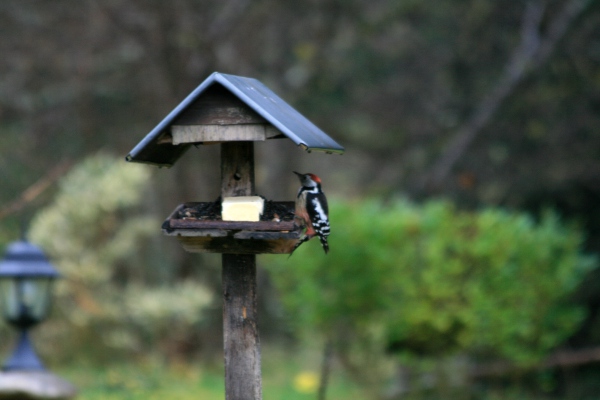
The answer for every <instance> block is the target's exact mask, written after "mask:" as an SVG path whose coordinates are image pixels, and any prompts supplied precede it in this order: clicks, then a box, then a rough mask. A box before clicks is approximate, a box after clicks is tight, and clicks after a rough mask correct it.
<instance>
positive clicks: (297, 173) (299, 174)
mask: <svg viewBox="0 0 600 400" xmlns="http://www.w3.org/2000/svg"><path fill="white" fill-rule="evenodd" d="M292 172H293V173H295V174H296V175H298V176H299V177H302V175H304V174H301V173H300V172H296V171H292Z"/></svg>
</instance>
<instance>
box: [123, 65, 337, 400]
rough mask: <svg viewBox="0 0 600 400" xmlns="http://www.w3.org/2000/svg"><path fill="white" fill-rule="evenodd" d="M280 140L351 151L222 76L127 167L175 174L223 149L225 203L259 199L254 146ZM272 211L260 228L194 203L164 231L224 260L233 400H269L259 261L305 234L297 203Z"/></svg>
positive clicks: (252, 85)
mask: <svg viewBox="0 0 600 400" xmlns="http://www.w3.org/2000/svg"><path fill="white" fill-rule="evenodd" d="M280 138H283V139H285V138H287V139H290V140H292V141H293V142H294V143H296V144H297V145H298V146H300V147H301V148H302V149H304V150H306V151H308V152H311V151H323V152H326V153H330V154H331V153H338V154H341V153H343V151H344V149H343V147H341V146H340V145H339V144H337V143H336V142H335V141H334V140H333V139H331V138H330V137H329V136H327V135H326V134H325V133H324V132H323V131H321V130H320V129H319V128H318V127H316V126H315V125H314V124H313V123H311V122H310V121H309V120H308V119H306V118H305V117H304V116H302V115H301V114H300V113H299V112H298V111H296V110H295V109H294V108H292V107H291V106H290V105H289V104H287V103H286V102H285V101H283V100H282V99H281V98H280V97H279V96H277V95H276V94H275V93H273V92H272V91H271V90H270V89H268V88H267V87H266V86H265V85H263V84H262V83H261V82H259V81H258V80H256V79H252V78H245V77H240V76H234V75H228V74H222V73H218V72H215V73H213V74H212V75H210V76H209V77H208V78H207V79H206V80H205V81H204V82H202V84H200V86H198V87H197V88H196V89H195V90H194V91H193V92H191V93H190V94H189V95H188V96H187V97H186V98H185V99H184V100H183V101H182V102H181V103H180V104H179V105H178V106H177V107H175V109H173V111H171V113H169V114H168V115H167V116H166V117H165V118H164V119H163V120H162V121H161V122H160V123H159V124H158V125H157V126H156V127H155V128H154V129H153V130H152V131H151V132H150V133H149V134H148V135H147V136H146V137H145V138H144V139H143V140H142V141H141V142H140V143H139V144H138V145H137V146H135V148H134V149H133V150H132V151H131V152H130V153H129V154H128V155H127V158H126V159H127V161H131V162H139V163H148V164H153V165H157V166H160V167H170V166H172V165H173V164H174V163H175V162H176V161H177V160H178V159H179V158H180V157H181V156H182V155H183V154H184V153H185V152H186V151H187V150H188V149H190V148H191V147H192V146H198V145H206V146H209V145H216V144H219V145H220V150H221V199H226V198H239V197H243V196H256V192H255V185H254V161H255V160H254V143H255V142H263V141H267V140H273V139H280ZM210 148H211V149H212V148H217V146H210ZM265 206H266V208H267V209H266V210H265V212H263V214H262V216H261V217H260V219H259V220H258V221H250V220H248V221H224V220H223V218H222V215H221V208H222V207H221V204H215V203H214V202H213V203H211V202H188V203H184V204H180V205H179V206H177V207H176V208H175V210H174V211H173V212H172V213H171V215H170V216H169V217H168V218H167V219H166V220H165V222H164V223H163V226H162V230H163V232H164V233H165V234H166V235H168V236H175V237H177V239H178V240H179V241H180V243H181V244H182V246H183V248H184V249H185V250H187V251H190V252H211V253H222V254H223V256H222V262H223V290H224V314H223V315H224V341H225V386H226V398H227V399H238V398H240V399H241V398H244V399H249V398H250V399H259V398H261V396H262V395H261V384H260V351H259V346H258V330H257V329H256V320H255V318H256V313H255V312H256V310H255V308H256V297H255V296H256V257H255V255H256V254H264V253H271V254H273V253H275V254H289V253H291V251H292V249H293V247H294V245H295V243H296V242H297V240H298V238H299V237H300V233H301V232H300V229H299V228H298V227H297V226H295V224H294V221H293V216H294V215H293V212H294V202H293V201H288V202H271V201H266V204H265Z"/></svg>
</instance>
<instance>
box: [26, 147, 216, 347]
mask: <svg viewBox="0 0 600 400" xmlns="http://www.w3.org/2000/svg"><path fill="white" fill-rule="evenodd" d="M149 179H150V175H149V172H148V169H147V168H144V167H142V166H139V165H132V164H126V163H125V162H123V161H122V159H120V158H115V157H112V156H108V155H106V154H98V155H95V156H92V157H90V158H88V159H86V160H84V161H83V162H82V163H81V164H79V165H77V166H76V167H74V168H73V170H72V171H71V172H70V173H69V174H68V175H67V176H65V177H64V178H63V179H62V180H61V181H60V188H59V192H58V194H57V195H56V197H55V198H54V201H53V202H52V203H51V204H50V205H48V206H47V207H46V208H44V209H43V210H41V211H40V212H39V213H38V214H37V215H36V217H35V219H34V220H33V222H32V224H31V230H30V240H31V241H32V242H34V243H36V244H39V245H40V246H42V247H43V248H44V249H45V251H46V252H47V253H48V255H49V256H50V257H51V259H52V261H53V263H54V264H55V265H56V266H57V268H58V269H59V270H60V272H61V274H62V275H63V276H64V279H61V280H59V281H58V282H57V290H56V303H57V306H58V307H57V308H58V309H59V310H60V314H61V315H60V317H62V319H64V320H66V321H67V322H68V323H67V324H64V323H62V324H61V322H64V320H63V321H61V320H60V319H56V320H55V322H56V325H55V326H54V327H53V329H52V327H51V329H48V328H46V329H44V332H50V333H47V334H50V335H51V334H54V335H55V336H60V337H61V339H62V340H61V341H60V343H64V344H68V345H69V347H70V351H64V349H63V351H64V353H66V354H73V352H74V348H78V346H79V347H81V348H83V347H85V348H86V350H87V352H86V353H87V355H89V356H92V357H97V358H99V359H102V358H106V357H111V356H113V355H114V353H118V352H122V350H127V351H128V352H132V351H133V352H135V351H138V352H139V351H141V350H143V348H144V346H148V345H150V344H156V343H157V342H158V341H160V340H161V339H163V340H164V339H165V338H168V337H170V336H171V337H174V338H180V337H181V335H183V333H184V332H187V334H189V332H190V331H191V329H190V327H191V326H197V325H198V324H200V323H201V322H202V317H203V315H204V314H203V310H204V309H206V307H207V306H208V305H209V303H210V302H211V298H212V295H211V292H210V291H209V290H208V289H207V288H205V287H204V286H202V285H200V284H197V283H193V282H186V281H182V282H178V283H175V284H172V285H167V284H166V282H165V283H163V284H160V282H158V279H157V278H156V276H155V275H157V274H156V273H155V272H154V271H152V269H151V268H149V267H150V263H149V257H152V256H153V255H154V256H156V253H155V252H154V253H153V252H151V251H149V250H148V246H147V245H146V243H147V242H151V241H153V240H154V241H155V240H156V239H157V235H159V234H160V222H159V221H158V220H157V219H156V218H154V217H150V216H148V215H145V214H143V213H142V212H141V209H142V207H141V204H142V200H143V196H144V194H145V192H146V190H147V186H148V183H149ZM144 254H145V256H144ZM52 322H53V321H52V320H51V321H50V323H52ZM65 338H68V339H67V340H65ZM44 342H46V341H44ZM48 342H55V341H54V340H49V341H48ZM111 350H117V352H111ZM125 354H127V353H125Z"/></svg>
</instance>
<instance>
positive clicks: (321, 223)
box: [288, 171, 330, 258]
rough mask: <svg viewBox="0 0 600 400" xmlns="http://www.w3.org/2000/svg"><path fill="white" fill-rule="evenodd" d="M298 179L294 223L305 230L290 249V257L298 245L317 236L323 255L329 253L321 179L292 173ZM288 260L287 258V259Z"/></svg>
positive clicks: (325, 205) (327, 208)
mask: <svg viewBox="0 0 600 400" xmlns="http://www.w3.org/2000/svg"><path fill="white" fill-rule="evenodd" d="M292 172H293V173H294V174H296V175H297V176H298V178H299V179H300V188H299V189H298V195H297V196H296V207H295V217H294V221H295V222H296V223H297V224H298V225H299V226H300V227H301V228H303V229H304V228H306V231H305V232H304V234H303V235H302V237H301V238H300V239H298V242H297V243H296V245H295V246H294V248H293V249H292V252H291V253H290V257H291V255H292V254H293V253H294V251H295V250H296V249H297V248H298V247H300V245H301V244H302V243H304V242H307V241H308V240H310V239H312V238H313V237H314V236H318V237H319V240H320V241H321V246H322V247H323V250H324V251H325V254H327V253H328V252H329V244H328V243H327V236H329V233H330V226H329V207H328V205H327V198H326V197H325V194H324V193H323V190H322V189H321V178H319V177H318V176H317V175H315V174H311V173H308V174H301V173H299V172H296V171H292ZM288 258H289V257H288Z"/></svg>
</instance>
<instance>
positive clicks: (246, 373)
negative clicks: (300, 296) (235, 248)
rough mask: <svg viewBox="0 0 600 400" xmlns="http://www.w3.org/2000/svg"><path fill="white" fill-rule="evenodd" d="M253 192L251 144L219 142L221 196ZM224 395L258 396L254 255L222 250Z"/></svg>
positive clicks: (229, 398) (230, 398)
mask: <svg viewBox="0 0 600 400" xmlns="http://www.w3.org/2000/svg"><path fill="white" fill-rule="evenodd" d="M251 195H254V144H253V143H252V142H226V143H222V144H221V197H222V198H223V197H232V196H233V197H235V196H251ZM222 263H223V275H222V279H223V281H222V284H223V342H224V357H225V399H226V400H248V399H250V400H260V399H262V384H261V374H260V340H259V336H258V326H257V318H256V317H257V314H256V256H255V255H253V254H223V255H222Z"/></svg>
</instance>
